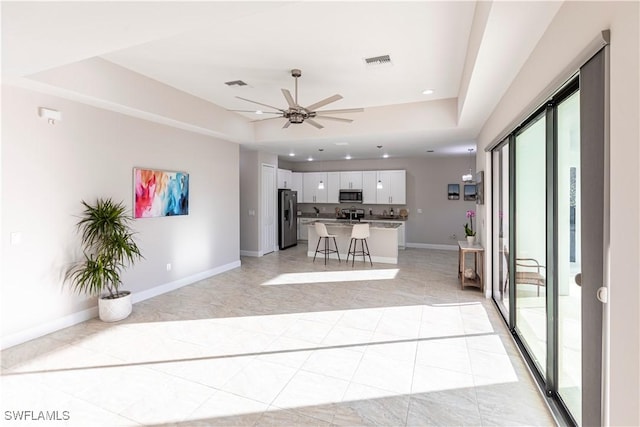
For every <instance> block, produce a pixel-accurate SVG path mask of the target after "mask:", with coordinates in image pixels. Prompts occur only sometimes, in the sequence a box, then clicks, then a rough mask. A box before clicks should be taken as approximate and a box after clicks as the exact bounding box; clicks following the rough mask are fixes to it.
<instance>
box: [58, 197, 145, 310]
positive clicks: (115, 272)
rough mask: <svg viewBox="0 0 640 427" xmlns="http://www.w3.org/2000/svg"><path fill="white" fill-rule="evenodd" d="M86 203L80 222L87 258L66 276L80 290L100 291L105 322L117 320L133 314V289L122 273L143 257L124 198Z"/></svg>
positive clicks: (99, 300) (74, 287)
mask: <svg viewBox="0 0 640 427" xmlns="http://www.w3.org/2000/svg"><path fill="white" fill-rule="evenodd" d="M82 204H83V205H84V207H85V210H84V212H83V213H82V216H81V217H80V220H79V221H78V223H77V224H76V225H77V227H78V231H79V232H80V237H81V240H82V252H83V254H84V260H82V261H79V262H77V263H75V264H73V265H72V266H71V267H70V268H69V269H68V270H67V272H66V275H65V278H66V279H67V280H69V281H70V282H71V285H72V287H73V289H74V290H76V291H78V292H79V293H87V294H90V295H97V296H98V297H99V298H98V313H99V316H100V319H101V320H103V321H105V322H116V321H118V320H122V319H124V318H126V317H127V316H129V314H131V310H132V304H131V292H129V291H121V290H120V289H119V288H120V285H121V284H122V281H121V279H120V274H121V273H122V271H123V270H124V269H125V268H127V267H128V266H130V265H133V264H134V262H135V261H136V260H139V259H141V258H143V257H142V255H141V253H140V249H139V248H138V245H137V244H136V242H135V240H134V239H133V236H134V234H135V233H134V232H133V231H132V229H131V227H130V226H129V221H130V220H131V218H130V217H129V216H127V215H126V208H125V206H124V204H123V203H122V202H120V203H114V202H113V201H112V200H111V199H98V200H97V201H96V203H95V205H90V204H88V203H86V202H85V201H84V200H83V201H82Z"/></svg>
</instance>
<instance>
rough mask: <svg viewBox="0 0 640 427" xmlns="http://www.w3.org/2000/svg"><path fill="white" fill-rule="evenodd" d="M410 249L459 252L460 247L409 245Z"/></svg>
mask: <svg viewBox="0 0 640 427" xmlns="http://www.w3.org/2000/svg"><path fill="white" fill-rule="evenodd" d="M407 247H408V248H416V249H437V250H441V251H457V250H458V245H436V244H432V243H407Z"/></svg>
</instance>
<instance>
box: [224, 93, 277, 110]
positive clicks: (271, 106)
mask: <svg viewBox="0 0 640 427" xmlns="http://www.w3.org/2000/svg"><path fill="white" fill-rule="evenodd" d="M236 98H238V99H242V100H243V101H247V102H253V103H254V104H258V105H262V106H264V107H269V108H273V109H274V110H278V111H282V112H284V110H282V109H280V108H278V107H274V106H273V105H269V104H263V103H262V102H258V101H252V100H250V99H247V98H243V97H241V96H236Z"/></svg>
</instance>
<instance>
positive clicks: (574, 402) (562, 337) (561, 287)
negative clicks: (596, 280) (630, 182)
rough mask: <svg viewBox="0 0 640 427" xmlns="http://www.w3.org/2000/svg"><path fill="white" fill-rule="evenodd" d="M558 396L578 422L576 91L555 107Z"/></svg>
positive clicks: (579, 321) (579, 329)
mask: <svg viewBox="0 0 640 427" xmlns="http://www.w3.org/2000/svg"><path fill="white" fill-rule="evenodd" d="M557 112H558V119H557V123H558V126H557V129H558V132H557V191H558V208H557V230H558V231H557V242H558V244H557V248H558V249H557V250H558V261H557V270H558V281H557V288H558V298H557V301H558V394H559V395H560V398H561V399H562V400H563V402H564V404H565V405H566V406H567V408H568V409H569V411H570V412H571V414H572V415H573V416H574V418H575V421H576V423H577V424H578V425H581V424H582V327H581V325H582V312H581V301H582V289H581V287H580V285H579V284H578V282H580V280H579V278H578V281H577V282H576V277H579V276H578V274H579V273H580V272H581V271H582V267H581V256H582V252H581V240H582V239H581V238H580V237H581V234H582V226H581V222H580V218H581V207H582V203H581V200H582V198H581V197H580V195H581V191H582V186H581V185H580V182H581V181H580V175H581V168H580V93H579V92H575V93H573V94H572V95H571V96H569V97H568V98H566V99H565V100H563V101H562V102H561V103H560V104H559V105H558V108H557Z"/></svg>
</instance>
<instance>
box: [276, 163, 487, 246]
mask: <svg viewBox="0 0 640 427" xmlns="http://www.w3.org/2000/svg"><path fill="white" fill-rule="evenodd" d="M469 161H470V160H469V157H468V156H457V157H431V158H399V159H380V160H338V161H323V162H291V163H288V162H286V163H284V162H281V166H280V167H282V166H283V165H287V166H291V167H292V170H294V171H297V172H313V171H350V170H355V171H357V170H385V169H406V171H407V205H406V208H407V209H408V210H409V218H408V219H407V224H406V226H407V229H406V233H407V243H416V244H426V245H456V244H457V243H456V239H452V238H450V236H451V235H453V234H455V235H456V236H457V239H458V240H463V239H464V237H463V236H464V224H465V222H467V221H468V220H467V218H466V216H465V214H466V212H467V210H470V209H476V204H475V202H465V201H464V200H462V199H463V194H462V191H463V188H464V184H463V183H462V182H461V178H462V175H463V174H464V173H466V172H468V170H469ZM455 183H458V184H460V200H448V199H447V184H455ZM302 206H303V208H305V211H307V212H311V211H312V209H310V208H309V207H308V206H307V205H302ZM323 206H324V207H325V208H326V213H331V212H333V211H334V207H336V206H339V205H331V204H326V205H323ZM318 207H319V208H320V206H318ZM342 207H344V205H343V206H342ZM367 208H368V206H367ZM389 208H390V207H389V206H388V205H376V206H375V207H374V208H373V209H374V213H378V214H380V213H382V210H383V209H386V210H387V211H388V210H389ZM394 209H397V207H394ZM418 209H422V213H421V214H420V213H418ZM479 226H481V224H476V223H475V222H474V228H475V229H476V230H477V229H478V227H479Z"/></svg>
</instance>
